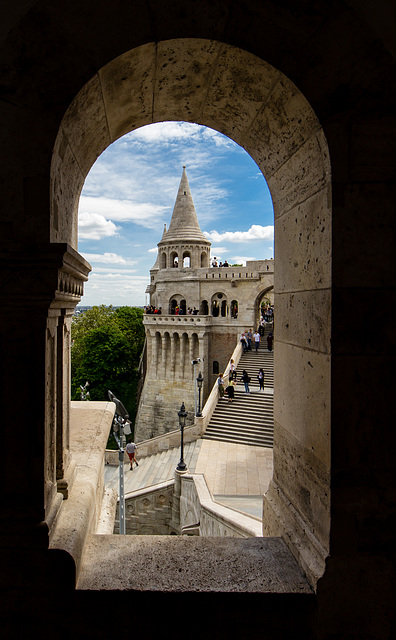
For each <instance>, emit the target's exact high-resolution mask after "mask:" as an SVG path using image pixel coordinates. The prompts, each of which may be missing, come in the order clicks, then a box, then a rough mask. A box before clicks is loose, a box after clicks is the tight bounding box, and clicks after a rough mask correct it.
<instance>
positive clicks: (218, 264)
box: [212, 256, 230, 267]
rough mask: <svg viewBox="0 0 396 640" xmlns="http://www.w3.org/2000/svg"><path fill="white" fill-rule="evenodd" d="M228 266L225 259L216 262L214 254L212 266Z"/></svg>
mask: <svg viewBox="0 0 396 640" xmlns="http://www.w3.org/2000/svg"><path fill="white" fill-rule="evenodd" d="M229 266H230V265H229V264H228V262H227V260H224V262H217V258H216V256H215V257H214V258H213V260H212V267H229Z"/></svg>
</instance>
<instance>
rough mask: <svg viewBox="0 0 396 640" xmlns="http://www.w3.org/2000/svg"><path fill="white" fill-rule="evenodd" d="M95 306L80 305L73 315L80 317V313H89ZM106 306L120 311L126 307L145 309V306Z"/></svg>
mask: <svg viewBox="0 0 396 640" xmlns="http://www.w3.org/2000/svg"><path fill="white" fill-rule="evenodd" d="M93 306H95V307H98V306H100V305H93ZM93 306H88V305H82V304H79V305H77V307H76V308H75V310H74V314H73V315H75V316H78V315H80V313H85V311H89V309H92V308H93ZM105 306H106V307H110V306H112V307H113V309H120V308H121V307H125V306H130V307H136V308H137V309H144V306H143V305H138V304H131V305H109V304H106V305H105Z"/></svg>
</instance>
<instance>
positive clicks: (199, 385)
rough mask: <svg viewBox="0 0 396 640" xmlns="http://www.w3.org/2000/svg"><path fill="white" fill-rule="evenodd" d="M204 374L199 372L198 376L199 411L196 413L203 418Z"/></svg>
mask: <svg viewBox="0 0 396 640" xmlns="http://www.w3.org/2000/svg"><path fill="white" fill-rule="evenodd" d="M203 380H204V379H203V375H202V373H201V372H199V374H198V378H197V386H198V411H197V413H196V416H197V418H201V417H202V411H201V391H202V385H203Z"/></svg>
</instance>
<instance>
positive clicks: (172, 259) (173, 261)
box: [169, 251, 179, 267]
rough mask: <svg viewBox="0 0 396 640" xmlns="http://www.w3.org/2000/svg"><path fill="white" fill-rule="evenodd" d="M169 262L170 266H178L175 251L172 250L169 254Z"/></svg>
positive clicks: (177, 257)
mask: <svg viewBox="0 0 396 640" xmlns="http://www.w3.org/2000/svg"><path fill="white" fill-rule="evenodd" d="M169 264H170V266H171V267H178V266H179V256H178V254H177V253H176V251H172V253H171V254H170V256H169Z"/></svg>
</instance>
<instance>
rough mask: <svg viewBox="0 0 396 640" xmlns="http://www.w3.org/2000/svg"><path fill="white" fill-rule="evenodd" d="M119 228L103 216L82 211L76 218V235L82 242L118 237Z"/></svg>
mask: <svg viewBox="0 0 396 640" xmlns="http://www.w3.org/2000/svg"><path fill="white" fill-rule="evenodd" d="M118 230H119V227H117V226H116V225H115V224H114V222H112V221H111V220H106V218H105V217H104V216H103V215H100V214H98V213H89V212H87V211H83V212H81V213H80V214H79V217H78V235H79V238H80V239H82V240H100V239H101V238H108V237H110V236H116V235H118Z"/></svg>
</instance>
